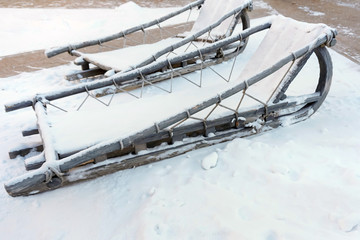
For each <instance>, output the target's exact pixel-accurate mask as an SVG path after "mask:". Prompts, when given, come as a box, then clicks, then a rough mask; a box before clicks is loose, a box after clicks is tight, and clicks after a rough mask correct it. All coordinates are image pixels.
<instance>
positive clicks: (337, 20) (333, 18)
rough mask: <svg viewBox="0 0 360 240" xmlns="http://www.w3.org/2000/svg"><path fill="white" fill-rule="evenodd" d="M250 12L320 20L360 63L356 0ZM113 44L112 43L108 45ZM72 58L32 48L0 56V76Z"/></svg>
mask: <svg viewBox="0 0 360 240" xmlns="http://www.w3.org/2000/svg"><path fill="white" fill-rule="evenodd" d="M124 2H126V1H124V0H118V1H116V0H107V1H92V0H81V1H70V0H58V1H48V0H32V1H0V7H3V8H5V7H16V8H29V7H39V8H49V7H50V8H51V7H63V8H90V7H92V8H100V7H102V8H112V7H114V6H119V5H120V4H121V3H124ZM134 2H136V3H137V4H139V5H141V6H152V7H168V6H179V5H185V4H187V3H189V2H191V1H189V0H178V1H171V0H154V1H144V0H134ZM254 5H255V7H254V11H253V12H251V13H250V18H256V17H262V16H266V15H271V14H275V13H280V14H283V15H285V16H290V17H292V18H294V19H297V20H301V21H307V22H314V23H315V22H316V23H318V22H323V23H326V24H328V25H329V26H331V27H334V28H336V29H337V30H338V32H339V35H338V37H337V40H338V44H337V45H336V46H335V47H334V49H335V50H336V51H338V52H339V53H341V54H343V55H344V56H346V57H348V58H349V59H351V60H352V61H354V62H356V63H360V45H359V44H358V41H359V38H360V23H359V20H360V17H359V16H360V2H358V0H342V1H332V0H297V1H287V0H266V1H257V0H254ZM112 45H114V44H112ZM72 59H73V57H71V56H69V55H67V54H61V55H60V56H57V57H54V58H51V59H47V58H46V57H45V56H44V54H43V51H33V52H28V53H23V54H17V55H12V56H6V57H2V59H1V60H0V77H8V76H12V75H16V74H18V73H21V72H24V71H36V70H38V69H41V68H48V67H54V66H58V65H61V64H65V63H68V62H70V61H71V60H72Z"/></svg>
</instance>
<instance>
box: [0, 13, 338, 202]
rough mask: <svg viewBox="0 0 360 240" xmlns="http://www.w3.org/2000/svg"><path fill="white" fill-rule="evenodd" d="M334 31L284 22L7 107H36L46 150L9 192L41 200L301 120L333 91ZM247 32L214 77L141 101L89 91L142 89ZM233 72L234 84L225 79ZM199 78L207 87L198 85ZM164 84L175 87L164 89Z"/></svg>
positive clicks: (155, 89)
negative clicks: (131, 84) (128, 84)
mask: <svg viewBox="0 0 360 240" xmlns="http://www.w3.org/2000/svg"><path fill="white" fill-rule="evenodd" d="M255 33H256V34H255ZM336 34H337V33H336V31H335V30H334V29H331V28H329V27H327V26H326V25H324V24H308V23H303V22H298V21H295V20H293V19H290V18H286V17H282V16H278V17H274V18H272V19H271V20H268V21H265V22H263V23H262V24H259V25H257V26H255V27H251V28H248V29H246V30H244V31H243V32H241V33H239V34H236V35H235V36H231V37H228V38H226V39H223V40H219V41H217V42H216V43H215V45H211V46H205V47H203V48H199V49H198V50H195V51H192V52H188V53H185V54H182V55H181V54H179V55H177V56H174V57H171V58H168V59H166V60H162V61H156V62H154V63H151V64H149V65H146V66H143V67H140V68H138V69H135V70H132V71H129V72H126V73H121V74H118V75H114V76H113V77H110V78H107V79H103V80H99V81H96V82H90V83H82V84H79V85H76V86H75V87H71V88H66V89H63V90H58V91H54V92H49V93H42V94H38V95H36V96H35V97H34V98H31V99H24V100H22V101H20V102H18V103H13V104H9V105H7V106H6V109H7V110H9V111H10V110H14V109H19V108H24V107H28V106H33V108H34V111H35V113H36V117H37V126H38V129H35V130H32V131H28V132H32V133H35V132H39V133H40V137H41V139H42V144H41V146H38V147H40V148H41V149H43V152H42V153H41V154H39V155H37V156H34V157H32V158H28V159H26V160H25V165H26V166H27V169H29V172H27V173H25V174H24V175H22V176H19V177H16V178H14V179H12V180H10V181H8V182H7V183H5V189H6V191H7V192H8V193H9V194H10V195H11V196H19V195H29V194H35V193H39V192H43V191H46V190H52V189H56V188H58V187H61V186H64V185H68V184H72V183H74V182H78V181H82V180H86V179H92V178H96V177H98V176H102V175H105V174H109V173H113V172H116V171H119V170H124V169H130V168H134V167H138V166H141V165H144V164H148V163H152V162H156V161H160V160H163V159H166V158H170V157H173V156H177V155H180V154H184V153H186V152H188V151H191V150H194V149H197V148H202V147H205V146H209V145H213V144H217V143H220V142H225V141H229V140H232V139H234V138H237V137H246V136H250V135H254V134H258V133H260V132H263V131H267V130H271V129H273V128H276V127H279V126H286V125H288V124H293V123H296V122H299V121H303V120H305V119H307V118H309V117H310V116H311V115H312V114H313V113H314V112H315V111H316V110H317V109H318V108H319V107H320V105H321V104H322V102H323V101H324V99H325V97H326V95H327V93H328V91H329V88H330V84H331V78H332V62H331V58H330V55H329V53H328V51H327V49H326V46H328V47H329V46H333V45H334V44H335V43H336V40H335V36H336ZM250 35H251V36H252V41H251V42H249V46H248V47H247V48H246V50H245V51H244V53H243V54H241V55H239V61H238V62H239V63H238V64H233V63H232V62H231V61H228V62H224V63H222V64H219V65H216V66H214V69H213V70H214V71H216V73H214V71H212V70H210V69H201V70H199V71H197V72H193V73H190V74H187V75H186V76H181V77H172V78H171V79H169V80H166V81H163V82H161V83H157V84H153V85H148V86H145V85H143V86H142V87H141V88H139V89H134V90H132V91H130V92H129V93H131V95H136V94H139V93H144V97H143V98H141V99H136V98H133V97H132V96H131V95H130V94H124V93H117V94H115V93H114V94H113V95H111V96H110V95H107V96H102V97H96V96H95V95H94V94H92V92H91V91H94V90H96V89H99V88H103V87H107V86H110V85H112V84H120V83H121V82H123V81H131V80H133V79H137V78H140V79H142V81H143V83H144V82H146V79H147V77H148V75H149V74H151V73H152V72H153V70H154V69H162V68H163V67H170V68H171V65H172V64H173V62H178V61H182V60H183V59H187V57H188V55H189V54H190V55H191V56H203V55H205V54H206V53H209V52H211V51H213V50H214V49H215V48H218V49H219V48H221V47H222V46H226V45H228V44H231V43H233V42H237V41H240V40H241V39H245V38H248V37H249V36H250ZM200 59H201V61H206V60H205V59H202V58H200ZM229 74H230V75H231V74H232V77H231V81H224V80H226V78H225V77H224V75H229ZM196 81H198V82H197V83H199V82H202V81H203V82H202V84H201V85H198V87H196V86H195V84H194V83H196ZM166 86H172V87H173V89H174V91H173V92H172V93H171V94H169V93H168V92H166V91H161V89H163V88H165V87H166ZM200 86H201V87H200ZM14 106H15V107H14ZM65 110H67V111H65ZM30 169H33V170H30Z"/></svg>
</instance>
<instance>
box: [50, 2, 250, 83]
mask: <svg viewBox="0 0 360 240" xmlns="http://www.w3.org/2000/svg"><path fill="white" fill-rule="evenodd" d="M195 8H200V13H199V16H198V18H197V20H196V21H195V22H194V24H193V26H192V28H191V30H190V31H188V32H183V33H181V34H177V35H174V34H172V33H171V32H169V31H167V30H166V29H165V28H163V27H162V26H161V24H163V23H164V22H165V21H167V20H169V19H170V20H171V19H172V18H174V17H176V16H178V15H180V14H182V13H185V12H187V11H188V12H189V16H190V14H191V12H192V9H195ZM248 10H252V0H229V1H218V0H200V1H196V2H193V3H191V4H189V5H187V6H185V7H183V8H182V9H180V10H178V11H175V12H172V13H170V14H168V15H166V16H164V17H162V18H159V19H156V20H153V21H150V22H148V23H145V24H141V25H139V26H136V27H132V28H130V29H126V30H124V31H122V32H119V33H116V34H114V35H111V36H107V37H103V38H100V39H95V40H90V41H85V42H81V43H77V44H71V45H68V46H63V47H56V48H53V49H50V50H47V51H46V52H45V54H46V56H48V57H53V56H55V55H57V54H60V53H63V52H68V53H69V54H71V55H74V56H77V57H78V58H77V59H75V61H74V63H75V64H76V65H81V67H82V71H78V72H75V73H72V74H70V75H68V76H66V79H68V80H79V79H82V78H89V77H95V76H98V75H100V76H101V75H103V74H105V76H110V75H113V74H115V73H117V72H127V71H129V70H132V69H135V68H139V67H142V66H145V65H147V64H149V63H151V62H153V61H156V60H158V59H160V60H161V59H164V58H166V57H167V56H169V55H170V54H172V55H174V54H181V53H183V52H186V51H191V50H194V49H197V48H199V47H202V46H204V45H209V44H211V43H214V42H216V41H218V40H219V39H224V38H227V37H229V36H231V34H232V33H233V31H234V29H235V27H236V25H237V24H238V23H239V22H240V23H241V24H242V28H243V29H246V28H248V27H249V26H250V21H249V17H248V14H247V11H248ZM188 20H189V17H188ZM153 28H158V30H156V31H155V30H154V29H153ZM136 34H137V35H136ZM169 34H170V37H168V38H165V37H166V36H168V35H169ZM134 36H135V38H136V36H138V38H140V39H134ZM159 36H160V39H158V37H159ZM108 42H110V43H108ZM246 43H247V39H243V40H242V41H241V42H239V45H240V46H241V47H240V48H239V49H237V51H236V54H239V53H240V52H241V51H243V49H244V48H245V46H246ZM107 44H108V45H107ZM134 44H135V46H132V45H134ZM94 45H99V46H101V47H102V48H101V50H103V49H107V50H108V51H102V52H96V53H84V52H80V51H79V49H81V48H84V47H90V46H94ZM128 45H129V46H128ZM236 47H237V46H234V45H230V46H228V47H227V48H230V49H236ZM109 49H111V50H110V51H109ZM114 49H115V50H114ZM148 49H151V52H150V54H146V55H144V52H149V50H148ZM206 56H208V57H209V58H210V59H211V60H212V61H208V64H210V62H212V63H213V64H215V62H216V63H219V62H220V61H223V60H224V59H227V58H223V56H222V53H217V52H214V53H209V54H207V55H206ZM233 56H234V53H231V54H229V53H228V54H227V57H233ZM196 61H197V58H194V59H188V60H187V61H184V62H179V63H174V64H173V67H174V70H175V71H179V72H180V73H185V72H191V71H196V70H198V69H200V67H201V66H200V65H199V64H196ZM90 64H92V65H94V66H95V67H93V68H91V69H90ZM202 67H204V66H202ZM185 69H186V71H185ZM161 70H162V71H164V69H160V71H161ZM165 75H166V74H165ZM158 77H159V78H160V79H164V78H165V79H166V78H167V77H164V76H161V75H159V76H158Z"/></svg>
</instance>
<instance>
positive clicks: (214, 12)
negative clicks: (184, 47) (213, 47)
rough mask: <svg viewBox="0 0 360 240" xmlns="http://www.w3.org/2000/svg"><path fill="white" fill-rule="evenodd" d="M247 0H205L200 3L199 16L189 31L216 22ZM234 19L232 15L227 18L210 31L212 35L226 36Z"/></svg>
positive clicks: (194, 30) (198, 29)
mask: <svg viewBox="0 0 360 240" xmlns="http://www.w3.org/2000/svg"><path fill="white" fill-rule="evenodd" d="M248 2H249V0H222V1H221V0H220V1H219V0H205V3H204V4H203V5H202V7H201V10H200V13H199V16H198V18H197V20H196V21H195V23H194V25H193V27H192V29H191V32H192V33H196V32H198V31H200V30H202V29H204V28H206V27H208V26H210V25H211V24H213V23H215V22H217V21H218V20H219V19H220V18H221V17H223V16H224V15H225V14H227V13H229V12H231V11H232V10H234V9H236V8H238V7H240V6H242V5H245V4H246V3H248ZM235 24H236V21H235V19H233V17H232V16H231V17H229V18H227V19H226V20H225V21H223V22H222V23H221V24H220V25H219V26H217V27H216V28H215V29H213V30H212V31H211V34H212V37H214V38H222V37H228V36H230V35H231V34H232V29H233V28H232V27H233V26H232V25H235Z"/></svg>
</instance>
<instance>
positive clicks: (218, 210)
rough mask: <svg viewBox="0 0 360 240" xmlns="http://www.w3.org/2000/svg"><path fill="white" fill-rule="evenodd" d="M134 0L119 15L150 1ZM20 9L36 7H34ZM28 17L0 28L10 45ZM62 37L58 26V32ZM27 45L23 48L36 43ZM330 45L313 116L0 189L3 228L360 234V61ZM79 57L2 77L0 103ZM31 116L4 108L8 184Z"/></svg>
mask: <svg viewBox="0 0 360 240" xmlns="http://www.w3.org/2000/svg"><path fill="white" fill-rule="evenodd" d="M128 6H132V8H131V9H128V10H127V11H126V13H127V15H126V16H123V17H124V19H121V16H119V19H118V20H117V21H119V22H122V20H125V19H126V17H128V16H132V15H135V14H138V15H142V13H146V12H147V11H150V10H149V9H146V8H139V7H138V6H135V5H133V4H132V5H128ZM119 9H120V10H121V7H120V8H119ZM1 11H3V10H1ZM6 11H8V12H9V13H8V14H11V12H12V11H14V13H16V11H17V10H6ZM22 11H24V13H23V14H24V15H28V16H30V15H32V14H34V15H36V13H34V12H33V11H38V10H36V9H35V10H29V9H26V10H22ZM44 11H45V10H44ZM61 11H64V12H67V11H70V12H71V11H83V12H84V13H86V14H91V13H90V12H87V11H92V10H61ZM96 11H98V13H99V17H98V19H97V20H96V21H95V20H93V23H88V24H96V22H97V21H98V22H99V23H98V24H101V23H103V22H104V21H107V20H105V16H107V15H108V12H107V11H110V10H96ZM132 11H133V12H132ZM157 11H158V13H159V14H163V13H165V12H166V11H168V10H167V9H158V10H157ZM4 12H5V11H4ZM45 12H47V10H46V11H45ZM49 15H51V14H49ZM144 15H145V14H144ZM0 16H1V17H2V16H3V15H2V14H0ZM101 16H102V17H101ZM13 21H15V20H13ZM23 21H25V20H23ZM69 21H70V20H69ZM72 21H75V22H77V19H72ZM22 23H23V22H21V21H19V22H17V23H15V25H14V26H13V28H10V27H9V26H4V25H2V26H0V32H3V31H9V32H10V33H11V32H13V34H15V35H14V41H13V42H12V41H11V40H10V41H8V42H7V43H8V45H9V48H11V47H13V49H16V47H15V44H16V43H17V42H16V41H15V39H17V38H18V37H16V36H18V35H16V33H17V29H19V28H20V27H21V26H23V24H22ZM69 24H70V25H72V22H71V21H70V22H69ZM88 27H91V26H90V25H89V26H86V27H84V29H86V28H88ZM4 28H8V29H7V30H4ZM24 29H26V31H25V30H24V31H22V32H23V33H24V35H22V36H21V38H22V41H24V40H25V39H29V38H30V37H31V36H32V34H31V33H32V32H33V30H34V29H41V28H38V27H37V26H36V24H35V23H34V24H29V25H28V26H27V27H24ZM98 30H99V29H98ZM39 31H40V30H39ZM46 31H47V29H46V28H44V31H42V32H39V33H38V34H39V35H44V36H46V34H45V33H46ZM25 32H27V34H25ZM59 32H60V30H59ZM96 33H99V34H100V33H101V34H102V32H101V31H100V30H99V32H93V33H92V34H94V36H96ZM79 36H81V37H84V38H86V37H88V36H84V35H81V33H79ZM67 37H70V36H69V35H66V36H63V35H61V34H59V42H60V41H61V42H67V41H70V39H69V38H67ZM10 39H12V38H10ZM1 41H3V40H1ZM44 42H45V43H44V44H47V45H46V46H48V45H49V46H50V45H51V43H52V42H50V43H49V42H46V41H45V40H44ZM12 44H14V46H13V45H12ZM2 46H3V44H2ZM21 46H22V48H21V49H20V50H19V51H20V52H21V51H26V50H31V49H36V48H38V46H29V48H27V46H26V43H25V42H23V44H22V45H21ZM39 46H42V47H43V45H39ZM248 47H249V48H247V49H246V50H245V52H244V54H247V53H246V52H247V51H251V50H252V49H251V47H252V45H251V39H250V43H249V46H248ZM330 53H331V55H332V58H333V64H334V76H333V84H332V87H331V90H330V93H329V95H328V97H327V99H326V101H325V102H324V104H323V105H322V106H321V107H320V109H319V110H318V112H316V113H315V114H314V115H313V116H312V117H311V118H310V119H308V120H307V121H305V122H301V123H298V124H296V125H292V126H288V127H283V128H278V129H276V130H273V131H270V132H267V133H264V134H262V135H257V136H254V137H251V138H247V139H235V140H233V141H231V142H228V143H223V144H219V145H216V146H214V147H208V148H204V149H200V150H196V151H192V152H190V153H188V154H186V155H183V156H179V157H175V158H172V159H168V160H165V161H162V162H159V163H156V164H151V165H148V166H144V167H139V168H136V169H131V170H127V171H123V172H118V173H115V174H112V175H108V176H104V177H101V178H98V179H95V180H91V181H88V182H84V183H81V184H77V185H74V186H70V187H65V188H62V189H58V190H56V191H52V192H47V193H43V194H39V195H35V196H31V197H18V198H12V197H10V196H8V195H7V193H6V192H5V190H4V189H3V188H0V205H1V207H0V232H1V235H0V236H1V237H0V238H1V239H264V240H281V239H299V240H300V239H301V240H302V239H336V240H337V239H359V238H360V192H359V191H358V186H359V184H360V166H359V164H360V163H359V160H360V131H359V129H360V122H359V120H358V119H359V118H360V111H359V110H360V107H359V106H360V82H359V80H358V78H359V76H360V66H359V65H357V64H354V63H352V62H351V61H349V60H348V59H346V58H345V57H343V56H341V55H339V54H338V53H335V52H334V51H330ZM6 54H8V53H2V54H0V56H1V55H6ZM225 64H226V63H225ZM73 67H74V66H71V65H67V66H60V67H57V68H53V69H45V70H41V71H38V72H34V73H22V74H20V75H18V76H14V77H10V78H3V79H0V105H3V104H4V103H6V102H8V101H10V100H15V99H17V98H19V97H21V96H22V95H21V94H32V93H35V92H43V91H45V90H50V89H54V88H56V87H57V86H64V85H67V84H68V83H66V82H65V81H64V80H62V76H63V75H64V73H65V72H67V71H69V70H70V69H72V68H73ZM33 115H34V114H33V111H32V110H31V109H29V110H26V111H17V112H12V113H5V112H4V111H2V112H0V119H1V125H0V143H1V148H0V159H1V160H0V182H2V183H4V182H5V181H7V180H9V179H10V178H12V177H15V176H17V175H19V174H21V173H23V172H24V167H23V158H21V157H18V158H17V159H14V160H10V159H9V158H8V155H7V152H8V150H9V149H10V148H12V147H13V146H15V145H18V144H19V142H20V141H21V140H22V137H21V136H20V129H22V128H23V127H24V126H26V125H29V124H32V122H33V121H34V116H33Z"/></svg>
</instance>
